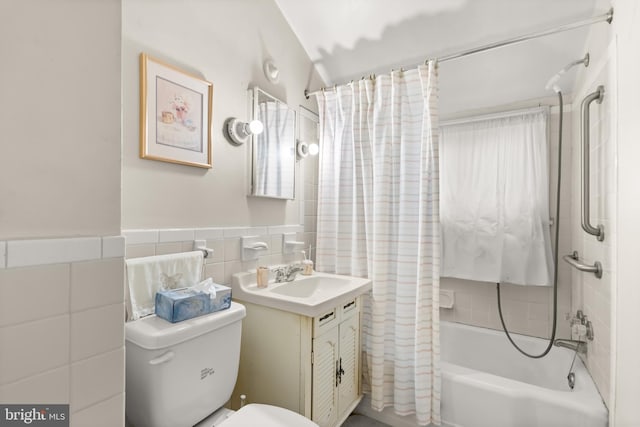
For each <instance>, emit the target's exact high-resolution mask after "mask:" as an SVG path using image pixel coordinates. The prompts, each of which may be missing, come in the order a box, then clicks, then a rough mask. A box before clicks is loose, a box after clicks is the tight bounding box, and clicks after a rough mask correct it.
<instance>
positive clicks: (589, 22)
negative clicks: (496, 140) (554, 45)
mask: <svg viewBox="0 0 640 427" xmlns="http://www.w3.org/2000/svg"><path fill="white" fill-rule="evenodd" d="M612 20H613V8H611V9H609V11H608V12H607V13H605V14H603V15H598V16H594V17H591V18H588V19H583V20H582V21H577V22H572V23H570V24H565V25H561V26H559V27H556V28H551V29H548V30H543V31H538V32H535V33H529V34H525V35H522V36H517V37H513V38H510V39H506V40H502V41H499V42H494V43H490V44H486V45H483V46H478V47H475V48H472V49H467V50H463V51H461V52H457V53H452V54H449V55H445V56H442V57H440V58H437V59H436V61H437V62H445V61H451V60H453V59H458V58H462V57H465V56H469V55H474V54H476V53H481V52H486V51H489V50H493V49H498V48H501V47H504V46H508V45H512V44H516V43H521V42H524V41H527V40H532V39H536V38H539V37H545V36H549V35H552V34H557V33H562V32H565V31H569V30H574V29H576V28H580V27H584V26H587V25H592V24H597V23H598V22H607V23H608V24H611V21H612ZM428 61H429V59H427V60H426V61H425V63H427V62H428ZM413 67H414V66H412V67H410V68H413ZM363 78H364V77H363ZM335 88H336V85H333V86H329V87H324V88H322V89H320V90H316V91H315V92H309V90H308V89H305V90H304V96H305V98H307V99H309V97H310V96H312V95H314V96H315V95H318V94H319V93H321V92H322V91H323V90H335Z"/></svg>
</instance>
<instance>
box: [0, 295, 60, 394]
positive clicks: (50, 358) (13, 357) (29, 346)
mask: <svg viewBox="0 0 640 427" xmlns="http://www.w3.org/2000/svg"><path fill="white" fill-rule="evenodd" d="M23 301H24V300H23ZM23 308H24V309H25V310H28V307H26V306H25V305H23ZM0 348H1V349H2V357H1V358H0V384H8V383H12V382H15V381H18V380H21V379H24V378H26V377H29V376H32V375H36V374H40V373H43V372H46V371H49V370H51V369H54V368H60V367H63V366H65V365H67V364H68V363H69V315H68V314H65V315H62V316H56V317H49V318H46V319H44V320H37V321H34V322H27V323H21V324H19V325H11V326H4V327H3V328H0Z"/></svg>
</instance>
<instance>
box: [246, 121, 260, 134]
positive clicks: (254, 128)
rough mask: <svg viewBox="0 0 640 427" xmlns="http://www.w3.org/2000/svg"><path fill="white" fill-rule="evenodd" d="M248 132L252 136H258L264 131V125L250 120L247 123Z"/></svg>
mask: <svg viewBox="0 0 640 427" xmlns="http://www.w3.org/2000/svg"><path fill="white" fill-rule="evenodd" d="M249 131H250V132H251V133H252V134H254V135H259V134H261V133H262V131H264V125H263V124H262V122H261V121H260V120H252V121H251V122H250V123H249Z"/></svg>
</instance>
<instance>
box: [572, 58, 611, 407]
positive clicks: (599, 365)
mask: <svg viewBox="0 0 640 427" xmlns="http://www.w3.org/2000/svg"><path fill="white" fill-rule="evenodd" d="M611 66H612V63H611V61H609V60H608V58H607V57H606V55H605V56H603V57H601V59H600V61H599V62H598V63H596V64H593V65H592V67H593V68H592V67H590V68H592V69H591V70H590V71H589V73H588V75H586V76H585V77H584V78H583V80H582V84H581V87H580V90H579V91H578V96H577V97H576V99H575V103H576V104H577V103H579V102H582V99H583V98H584V97H585V96H586V95H587V94H588V93H591V92H593V91H595V90H596V88H597V86H598V85H604V86H605V96H604V99H603V102H602V103H601V104H597V103H595V102H594V103H592V104H591V115H590V117H591V122H590V125H591V128H590V136H591V138H590V139H591V140H590V144H591V150H590V156H591V161H590V167H591V171H590V172H591V179H590V184H591V200H590V202H591V205H590V211H591V218H590V222H591V223H592V224H594V225H596V224H603V225H604V227H605V239H604V241H603V242H599V241H597V240H596V238H595V237H594V236H591V235H588V234H586V233H585V232H584V231H583V230H582V227H581V210H580V209H581V205H582V198H581V193H580V190H579V189H580V179H581V175H580V169H579V168H578V167H576V168H574V172H573V176H572V185H573V188H575V189H576V191H575V192H574V193H573V198H572V205H573V209H572V218H571V219H572V231H573V235H572V250H577V251H578V252H579V254H580V258H581V259H582V260H583V262H585V263H587V264H593V263H594V262H595V261H600V262H601V263H602V267H603V270H604V274H603V276H602V278H601V279H597V278H596V277H595V276H594V275H593V274H590V273H583V272H580V271H578V270H572V271H571V280H572V297H571V305H572V311H573V312H575V311H576V310H578V309H581V310H583V312H584V314H586V315H587V316H588V318H589V320H591V322H592V324H593V326H594V335H595V336H594V340H593V341H591V342H589V343H588V353H587V356H586V357H584V358H583V359H584V361H585V364H586V366H587V368H588V369H589V372H590V373H591V376H592V378H593V380H594V382H595V383H596V385H597V387H598V390H599V392H600V395H601V396H602V398H603V399H604V401H605V403H606V404H607V405H608V404H609V403H610V395H611V390H610V385H611V384H610V382H611V367H610V365H611V346H612V340H611V304H612V303H611V287H612V286H613V285H614V283H615V274H616V271H615V265H616V257H615V249H614V248H615V244H616V238H617V236H616V215H615V210H616V205H617V200H616V197H617V185H616V175H617V173H616V139H615V137H614V135H613V132H614V127H612V126H611V117H612V116H613V115H614V111H615V108H616V107H615V105H616V100H615V99H614V95H615V90H613V88H614V87H615V83H614V82H613V76H615V72H614V71H612V70H611ZM573 126H574V132H576V135H577V129H579V126H580V117H579V116H578V115H576V116H575V117H574V120H573ZM572 143H573V153H572V155H573V162H574V164H575V165H579V164H580V163H579V162H580V143H581V142H580V140H579V139H578V138H574V140H573V141H572Z"/></svg>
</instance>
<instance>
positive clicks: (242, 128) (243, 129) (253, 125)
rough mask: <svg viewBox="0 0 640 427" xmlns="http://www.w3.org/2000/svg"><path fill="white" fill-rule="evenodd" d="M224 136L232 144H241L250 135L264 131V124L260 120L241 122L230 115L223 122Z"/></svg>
mask: <svg viewBox="0 0 640 427" xmlns="http://www.w3.org/2000/svg"><path fill="white" fill-rule="evenodd" d="M224 129H225V136H226V137H227V140H228V141H229V142H230V143H232V144H233V145H242V144H244V143H245V142H247V141H248V140H249V137H250V136H251V135H259V134H261V133H262V131H264V125H263V124H262V122H261V121H260V120H252V121H251V122H249V123H247V122H243V121H240V120H239V119H236V118H235V117H230V118H228V119H227V120H226V121H225V122H224Z"/></svg>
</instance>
